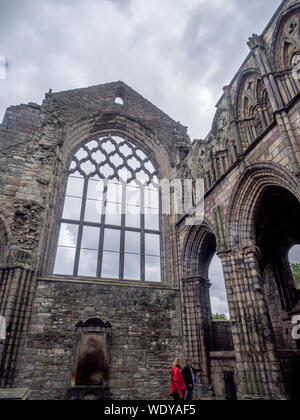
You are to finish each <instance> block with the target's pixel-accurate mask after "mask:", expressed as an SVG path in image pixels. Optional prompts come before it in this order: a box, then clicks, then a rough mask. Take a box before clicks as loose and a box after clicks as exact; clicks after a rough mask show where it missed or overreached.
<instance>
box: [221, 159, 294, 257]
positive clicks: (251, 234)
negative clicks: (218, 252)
mask: <svg viewBox="0 0 300 420" xmlns="http://www.w3.org/2000/svg"><path fill="white" fill-rule="evenodd" d="M272 186H274V187H282V188H284V189H286V190H287V191H289V192H290V193H292V194H293V195H294V196H295V197H296V198H297V199H298V200H299V201H300V191H299V185H298V183H297V181H296V180H295V178H294V177H293V176H292V174H291V173H290V172H289V171H288V170H287V169H285V168H284V167H283V166H281V165H279V164H275V163H256V164H253V165H251V166H249V167H247V168H246V169H245V170H244V172H243V174H242V176H241V178H240V180H239V181H238V183H237V186H236V187H235V189H234V193H233V194H232V198H231V201H230V204H229V206H228V208H227V212H226V213H227V215H226V223H225V229H226V237H227V238H228V239H229V245H230V247H231V248H232V249H240V248H246V247H251V246H255V245H256V226H255V215H256V212H257V209H258V208H259V204H260V201H261V199H262V197H263V193H264V191H265V190H266V189H267V188H268V187H272Z"/></svg>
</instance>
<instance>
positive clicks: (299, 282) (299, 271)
mask: <svg viewBox="0 0 300 420" xmlns="http://www.w3.org/2000/svg"><path fill="white" fill-rule="evenodd" d="M291 269H292V273H293V277H294V280H295V284H296V288H297V289H298V290H300V264H291Z"/></svg>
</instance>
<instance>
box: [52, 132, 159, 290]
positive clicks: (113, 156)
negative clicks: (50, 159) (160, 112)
mask: <svg viewBox="0 0 300 420" xmlns="http://www.w3.org/2000/svg"><path fill="white" fill-rule="evenodd" d="M68 175H69V177H68V185H67V190H66V197H65V203H64V210H63V215H62V219H61V227H60V235H59V240H58V246H57V254H56V262H55V268H54V273H55V274H60V275H71V276H86V277H96V278H104V279H122V280H123V279H124V280H136V281H139V280H140V281H153V282H160V281H161V261H160V248H161V240H160V199H159V186H158V172H157V170H156V169H155V167H154V166H153V163H152V162H151V160H150V158H149V157H148V156H146V155H145V153H144V152H143V151H142V150H140V149H139V148H137V147H136V146H135V145H134V144H133V143H131V142H130V141H128V140H125V139H124V138H121V137H118V136H112V135H109V136H108V137H101V138H95V139H94V140H92V141H89V142H88V143H86V144H84V145H83V146H82V147H81V148H80V149H79V150H78V152H77V153H76V154H75V156H74V157H73V160H72V163H71V166H70V169H69V173H68Z"/></svg>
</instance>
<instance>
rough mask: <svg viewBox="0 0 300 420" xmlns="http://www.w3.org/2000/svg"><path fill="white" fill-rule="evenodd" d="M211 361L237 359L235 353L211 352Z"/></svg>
mask: <svg viewBox="0 0 300 420" xmlns="http://www.w3.org/2000/svg"><path fill="white" fill-rule="evenodd" d="M209 357H210V358H211V359H235V352H234V351H211V352H210V353H209Z"/></svg>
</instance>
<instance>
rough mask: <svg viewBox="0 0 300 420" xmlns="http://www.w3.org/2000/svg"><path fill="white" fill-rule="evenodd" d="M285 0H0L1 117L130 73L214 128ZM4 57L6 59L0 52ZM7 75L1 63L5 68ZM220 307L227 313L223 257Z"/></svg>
mask: <svg viewBox="0 0 300 420" xmlns="http://www.w3.org/2000/svg"><path fill="white" fill-rule="evenodd" d="M280 3H281V0H251V1H246V0H151V1H150V0H0V56H1V55H2V56H4V57H5V58H6V60H7V75H6V79H5V80H0V121H1V120H2V117H3V115H4V112H5V109H6V108H7V107H8V106H10V105H16V104H19V103H27V102H31V101H32V102H38V103H41V102H42V100H43V98H44V94H45V93H46V92H48V90H49V89H50V88H51V89H53V91H61V90H68V89H74V88H79V87H85V86H90V85H96V84H102V83H107V82H112V81H117V80H123V81H124V82H125V83H127V84H128V85H130V86H131V87H132V88H134V89H135V90H137V91H138V92H139V93H140V94H142V95H143V96H144V97H146V98H147V99H149V100H150V101H151V102H152V103H154V104H155V105H156V106H158V107H159V108H161V109H162V110H163V111H165V112H166V113H167V114H169V115H170V116H171V117H172V118H174V119H175V120H176V121H180V122H181V123H182V124H184V125H186V126H188V127H189V134H190V135H191V137H192V139H193V138H204V137H205V136H206V135H207V134H208V131H209V130H210V127H211V123H212V119H213V115H214V112H215V104H216V103H217V101H218V99H219V98H220V96H221V94H222V87H223V86H224V85H226V84H228V83H229V82H230V80H231V79H232V77H233V76H234V74H235V73H236V71H237V70H238V69H239V67H240V65H241V64H242V62H243V60H244V59H245V58H246V56H247V54H248V52H249V50H248V47H247V44H246V43H247V40H248V38H249V36H250V35H251V34H252V33H261V32H262V30H263V29H264V27H265V26H266V24H267V23H268V21H269V20H270V18H271V16H272V15H273V13H274V12H275V10H276V9H277V7H278V6H279V4H280ZM0 62H1V60H0ZM0 78H1V69H0ZM210 273H211V278H212V280H213V287H212V290H211V294H212V303H213V311H214V312H221V313H225V312H226V313H227V312H228V309H227V305H226V294H225V290H224V284H223V279H222V267H221V266H220V262H219V261H218V259H214V261H213V264H212V268H211V270H210Z"/></svg>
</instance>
